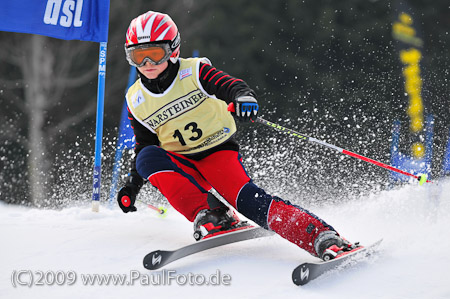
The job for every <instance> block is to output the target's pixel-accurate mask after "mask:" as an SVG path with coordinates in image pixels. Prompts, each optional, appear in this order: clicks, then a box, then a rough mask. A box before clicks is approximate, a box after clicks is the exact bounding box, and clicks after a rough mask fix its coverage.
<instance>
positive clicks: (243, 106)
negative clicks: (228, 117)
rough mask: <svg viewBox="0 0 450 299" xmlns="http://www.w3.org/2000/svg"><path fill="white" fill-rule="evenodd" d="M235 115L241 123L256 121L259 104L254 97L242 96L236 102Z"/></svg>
mask: <svg viewBox="0 0 450 299" xmlns="http://www.w3.org/2000/svg"><path fill="white" fill-rule="evenodd" d="M233 102H234V108H235V111H234V113H235V114H236V116H237V118H238V120H239V121H250V120H252V121H254V120H256V118H257V117H258V108H259V106H258V102H257V101H256V99H255V98H254V97H252V96H241V97H238V98H237V99H235V100H234V101H233Z"/></svg>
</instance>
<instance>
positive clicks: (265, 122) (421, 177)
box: [228, 103, 431, 185]
mask: <svg viewBox="0 0 450 299" xmlns="http://www.w3.org/2000/svg"><path fill="white" fill-rule="evenodd" d="M228 111H231V112H234V111H235V109H234V105H233V103H230V104H229V105H228ZM256 122H259V123H261V124H263V125H266V126H268V127H271V128H274V129H277V130H279V131H282V132H284V133H287V134H289V135H291V136H293V137H296V138H299V139H302V140H305V141H308V142H312V143H316V144H319V145H322V146H325V147H328V148H331V149H333V150H335V151H338V152H340V153H342V154H344V155H348V156H350V157H353V158H356V159H359V160H362V161H365V162H368V163H371V164H374V165H377V166H379V167H383V168H386V169H389V170H391V171H394V172H398V173H401V174H404V175H407V176H410V177H413V178H415V179H417V180H418V181H419V184H420V185H423V184H424V183H425V182H427V183H431V181H430V180H428V179H427V175H426V174H419V175H414V174H412V173H409V172H406V171H403V170H401V169H398V168H395V167H393V166H390V165H387V164H384V163H382V162H379V161H376V160H373V159H370V158H367V157H364V156H362V155H359V154H356V153H353V152H351V151H348V150H346V149H343V148H340V147H338V146H335V145H332V144H329V143H327V142H325V141H322V140H319V139H316V138H313V137H309V136H306V135H304V134H301V133H299V132H296V131H294V130H291V129H288V128H285V127H283V126H280V125H278V124H276V123H273V122H270V121H268V120H265V119H263V118H261V117H258V118H256Z"/></svg>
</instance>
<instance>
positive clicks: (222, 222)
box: [194, 206, 251, 241]
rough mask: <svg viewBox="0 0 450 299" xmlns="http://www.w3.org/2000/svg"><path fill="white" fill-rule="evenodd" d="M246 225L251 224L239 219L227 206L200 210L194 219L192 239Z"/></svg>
mask: <svg viewBox="0 0 450 299" xmlns="http://www.w3.org/2000/svg"><path fill="white" fill-rule="evenodd" d="M246 227H251V225H250V224H249V223H248V222H247V221H240V220H239V218H238V216H237V215H236V214H235V213H234V212H233V211H231V210H230V209H228V207H225V206H224V207H220V208H216V209H212V210H201V211H200V212H199V213H198V214H197V216H196V217H195V220H194V239H195V240H197V241H199V240H201V239H206V238H210V237H213V236H217V235H220V234H223V233H227V232H231V231H235V230H239V229H244V228H246Z"/></svg>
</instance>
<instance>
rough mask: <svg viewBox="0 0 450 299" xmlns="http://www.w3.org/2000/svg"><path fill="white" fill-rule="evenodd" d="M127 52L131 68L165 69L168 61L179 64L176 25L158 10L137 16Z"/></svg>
mask: <svg viewBox="0 0 450 299" xmlns="http://www.w3.org/2000/svg"><path fill="white" fill-rule="evenodd" d="M125 53H126V57H127V60H128V62H129V63H130V65H133V66H136V67H138V68H141V67H144V66H146V65H147V66H149V67H150V66H152V67H153V68H162V69H165V67H166V66H167V64H166V62H168V61H170V62H171V63H176V62H177V60H178V57H179V56H180V33H179V32H178V28H177V25H176V24H175V22H174V21H173V20H172V19H171V18H170V17H169V16H168V15H166V14H163V13H159V12H155V11H148V12H146V13H144V14H142V15H140V16H138V17H137V18H135V19H133V20H132V21H131V23H130V26H129V27H128V30H127V34H126V42H125ZM147 62H148V63H147ZM163 64H164V65H163ZM158 66H159V67H158ZM145 75H146V76H147V74H145ZM147 77H148V76H147Z"/></svg>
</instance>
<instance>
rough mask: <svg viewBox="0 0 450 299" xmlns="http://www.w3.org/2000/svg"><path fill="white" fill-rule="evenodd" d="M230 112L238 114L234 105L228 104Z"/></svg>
mask: <svg viewBox="0 0 450 299" xmlns="http://www.w3.org/2000/svg"><path fill="white" fill-rule="evenodd" d="M227 110H228V111H230V112H236V109H235V108H234V103H230V104H228V109H227Z"/></svg>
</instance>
